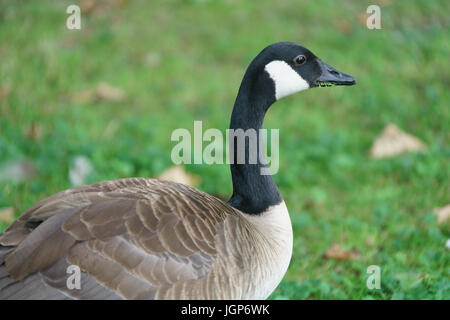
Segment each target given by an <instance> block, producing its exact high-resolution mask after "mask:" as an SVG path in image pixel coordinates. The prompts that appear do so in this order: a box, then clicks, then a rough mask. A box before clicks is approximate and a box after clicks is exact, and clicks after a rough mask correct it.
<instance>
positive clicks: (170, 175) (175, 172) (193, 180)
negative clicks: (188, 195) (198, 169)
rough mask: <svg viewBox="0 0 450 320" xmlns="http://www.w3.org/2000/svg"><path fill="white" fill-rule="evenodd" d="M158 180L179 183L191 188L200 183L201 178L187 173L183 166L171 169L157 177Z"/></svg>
mask: <svg viewBox="0 0 450 320" xmlns="http://www.w3.org/2000/svg"><path fill="white" fill-rule="evenodd" d="M157 178H158V179H159V180H166V181H172V182H178V183H182V184H187V185H189V186H196V185H198V184H199V183H200V177H199V176H196V175H192V174H189V173H186V171H185V170H184V167H183V166H173V167H170V168H169V169H167V170H165V171H164V172H163V173H161V174H160V175H159V176H157Z"/></svg>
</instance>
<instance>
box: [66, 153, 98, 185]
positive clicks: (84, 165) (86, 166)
mask: <svg viewBox="0 0 450 320" xmlns="http://www.w3.org/2000/svg"><path fill="white" fill-rule="evenodd" d="M92 169H93V166H92V164H91V161H90V160H89V159H88V158H87V157H85V156H76V157H75V160H74V162H73V164H72V165H71V166H70V168H69V180H70V182H71V183H72V185H74V186H80V185H83V184H85V182H86V179H87V177H88V176H89V174H90V173H91V172H92Z"/></svg>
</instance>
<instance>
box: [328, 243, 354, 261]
mask: <svg viewBox="0 0 450 320" xmlns="http://www.w3.org/2000/svg"><path fill="white" fill-rule="evenodd" d="M323 256H324V258H327V259H335V260H339V261H345V260H354V259H356V258H357V257H358V256H359V252H358V251H357V250H344V249H342V248H341V246H339V245H338V244H336V243H335V244H333V245H332V246H331V248H329V249H328V250H327V251H325V252H324V254H323Z"/></svg>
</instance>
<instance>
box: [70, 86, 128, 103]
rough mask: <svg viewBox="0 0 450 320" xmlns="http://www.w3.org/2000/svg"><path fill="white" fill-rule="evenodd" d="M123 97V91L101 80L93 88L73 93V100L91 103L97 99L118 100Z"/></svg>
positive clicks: (97, 100)
mask: <svg viewBox="0 0 450 320" xmlns="http://www.w3.org/2000/svg"><path fill="white" fill-rule="evenodd" d="M124 98H125V92H124V91H123V90H122V89H120V88H117V87H114V86H112V85H110V84H108V83H105V82H101V83H99V84H98V85H97V87H96V88H95V89H93V90H83V91H81V92H79V93H77V94H76V95H75V101H76V102H80V103H92V102H99V101H112V102H119V101H122V100H123V99H124Z"/></svg>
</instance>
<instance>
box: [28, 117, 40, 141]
mask: <svg viewBox="0 0 450 320" xmlns="http://www.w3.org/2000/svg"><path fill="white" fill-rule="evenodd" d="M24 132H25V135H26V136H27V137H28V138H30V139H31V140H34V141H39V140H41V137H42V127H41V125H40V124H39V123H38V122H36V121H35V122H33V123H31V125H29V126H26V127H25V128H24Z"/></svg>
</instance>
